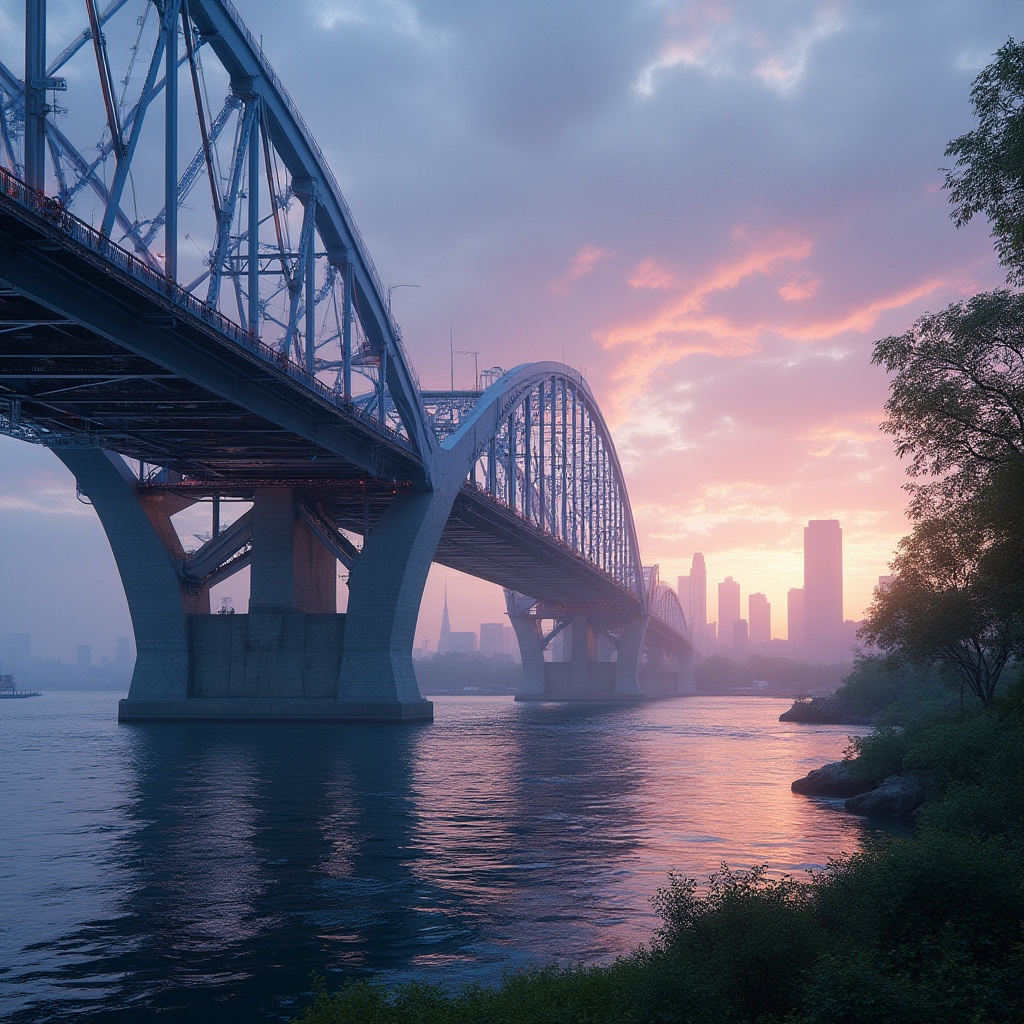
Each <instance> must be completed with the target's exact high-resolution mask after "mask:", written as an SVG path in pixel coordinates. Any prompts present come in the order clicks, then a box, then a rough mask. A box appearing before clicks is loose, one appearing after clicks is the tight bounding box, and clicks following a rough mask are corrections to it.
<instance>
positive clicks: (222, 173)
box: [0, 0, 436, 478]
mask: <svg viewBox="0 0 1024 1024" xmlns="http://www.w3.org/2000/svg"><path fill="white" fill-rule="evenodd" d="M27 11H28V17H27V20H26V33H27V37H28V39H29V41H30V42H31V43H32V47H31V48H32V50H33V52H36V51H40V52H39V54H38V55H37V56H38V57H39V59H38V60H37V63H39V64H40V66H41V67H43V66H45V75H41V74H35V73H34V75H33V78H32V81H31V82H30V87H29V89H28V90H26V89H25V84H24V82H22V81H21V80H20V78H19V77H18V76H17V75H16V74H15V73H14V72H13V71H12V70H11V69H9V68H7V67H4V66H3V65H2V64H0V167H6V169H7V170H8V171H10V172H11V173H12V174H14V176H15V177H17V178H22V177H24V175H25V174H26V173H28V172H29V171H31V173H32V175H33V176H34V177H36V178H38V179H39V180H38V186H39V187H40V188H42V189H44V190H45V191H47V192H48V193H49V194H50V195H52V196H53V197H54V198H55V199H56V200H57V201H58V202H59V204H60V205H61V207H62V208H63V209H65V210H67V211H70V212H72V213H78V214H80V215H81V217H82V218H83V219H84V220H86V221H87V222H91V223H95V224H98V225H99V227H100V230H101V234H103V235H104V236H106V237H108V238H110V239H112V240H115V241H120V242H122V243H123V244H125V245H127V246H128V247H129V248H130V249H131V250H132V251H133V255H134V256H135V257H136V258H137V259H139V260H141V261H142V262H143V263H145V264H146V265H147V266H148V267H150V268H151V269H152V270H153V271H155V272H157V273H160V274H162V275H164V276H165V277H166V278H167V279H168V280H170V281H173V282H175V283H176V284H177V285H179V286H180V287H182V288H183V289H184V290H185V291H187V292H192V293H193V294H195V296H196V297H197V298H199V299H200V300H201V301H203V302H204V303H205V304H206V305H208V306H210V307H212V308H215V309H217V310H218V311H219V312H221V313H224V314H225V315H227V316H228V317H229V318H230V319H232V320H234V321H235V322H237V323H238V324H240V325H241V327H242V329H243V330H244V331H245V332H246V333H248V334H250V335H254V336H256V337H259V338H260V339H261V340H262V341H264V342H265V343H266V344H267V345H268V347H269V348H270V349H272V350H275V351H276V352H279V353H281V354H282V356H283V357H285V358H287V359H288V360H289V361H292V360H293V361H294V363H295V365H296V366H298V367H300V368H301V369H303V370H304V371H305V372H306V374H308V375H309V376H310V377H313V378H317V379H318V380H319V381H321V382H324V383H328V384H329V386H330V387H331V388H332V390H333V391H334V392H335V394H336V397H337V400H338V401H339V404H342V403H344V404H348V403H350V402H355V403H357V404H358V403H359V402H360V399H361V394H362V392H361V391H360V387H362V388H364V389H365V388H368V389H369V390H368V392H367V394H368V395H370V396H373V397H374V399H375V408H376V410H377V412H378V418H379V419H380V420H381V421H382V422H387V424H388V425H389V426H391V427H393V428H397V429H398V430H399V432H400V433H402V434H403V435H404V436H406V437H407V438H408V439H409V441H410V443H411V445H412V447H413V448H414V450H415V451H416V452H417V453H418V454H419V455H420V456H421V459H422V461H423V464H424V471H425V473H426V475H427V477H428V478H429V476H430V473H431V471H432V466H431V456H432V453H433V452H434V451H435V449H436V439H435V437H434V434H433V432H432V431H431V430H430V429H429V427H428V425H427V423H426V419H425V416H424V413H423V410H422V407H421V405H420V401H419V394H418V387H417V381H416V377H415V373H414V371H413V369H412V367H411V365H410V363H409V361H408V358H407V356H406V353H405V351H404V348H403V345H402V340H401V336H400V332H399V330H398V327H397V326H396V325H395V324H394V322H393V321H392V319H391V316H390V313H389V310H388V304H387V302H386V290H385V288H384V286H383V285H382V283H381V281H380V278H379V276H378V274H377V271H376V268H375V267H374V265H373V262H372V260H371V258H370V256H369V253H368V251H367V249H366V246H365V244H364V242H363V239H362V237H361V235H360V234H359V230H358V228H357V227H356V224H355V221H354V218H353V217H352V213H351V210H350V209H349V207H348V205H347V203H346V202H345V199H344V197H343V195H342V193H341V190H340V188H339V186H338V183H337V181H336V179H335V177H334V175H333V173H332V172H331V170H330V168H329V167H328V166H327V163H326V160H325V159H324V157H323V154H322V152H321V151H320V149H319V147H318V146H317V144H316V142H315V141H314V140H313V137H312V135H311V134H310V132H309V130H308V128H307V127H306V125H305V123H304V122H303V120H302V117H301V116H300V115H299V113H298V111H297V110H296V108H295V105H294V104H293V102H292V101H291V99H290V97H289V96H288V94H287V92H286V91H285V89H284V87H283V85H282V84H281V82H280V80H279V79H278V77H277V75H276V73H275V72H274V70H273V69H272V67H271V66H270V64H269V62H268V61H267V59H266V57H265V55H264V54H263V52H262V50H261V48H260V47H259V45H258V44H257V42H256V41H255V39H254V38H253V36H252V34H251V33H250V32H249V31H248V29H247V28H246V27H245V26H244V24H243V23H242V20H241V18H240V17H239V14H238V12H237V10H236V9H235V8H234V6H233V5H232V4H231V3H230V0H167V2H166V3H159V4H155V3H153V2H151V0H112V2H110V3H107V4H106V5H105V6H104V7H103V8H102V9H100V7H99V5H98V3H97V2H96V0H84V3H83V8H82V22H83V27H82V30H81V31H80V32H79V33H78V34H77V35H75V36H74V37H72V38H71V39H70V41H69V42H68V43H67V45H65V46H64V48H63V49H62V50H61V51H60V53H59V54H58V55H57V57H55V58H54V59H52V60H51V61H49V63H47V62H46V53H45V2H44V0H32V3H31V4H29V6H28V8H27ZM40 12H41V14H42V17H40ZM27 48H28V47H27ZM65 75H66V76H67V77H66V78H65V77H64V76H65ZM225 80H226V81H227V82H228V83H229V91H228V96H227V98H226V100H225V101H224V103H223V105H221V106H219V107H209V109H208V99H207V97H208V94H209V92H211V91H212V90H213V89H217V88H223V85H221V84H220V83H221V82H223V81H225ZM67 81H72V82H73V85H74V87H73V89H71V90H70V91H66V92H60V93H59V95H60V97H61V102H62V103H67V104H68V108H69V109H68V111H67V113H69V114H70V115H71V116H70V117H69V118H68V119H67V121H66V129H67V131H62V130H61V129H60V128H58V126H57V124H56V122H55V119H54V116H53V115H54V112H55V111H57V110H58V108H57V107H56V106H55V105H51V104H50V103H49V102H48V98H49V94H50V93H51V92H54V91H55V90H62V89H66V83H67ZM133 83H140V84H133ZM179 93H181V95H179ZM55 94H56V93H55ZM186 94H191V95H192V96H193V97H194V98H193V99H186ZM217 109H219V113H217V115H216V116H215V117H214V116H213V114H214V111H215V110H217ZM71 135H74V137H73V138H72V137H70V136H71ZM185 145H188V146H189V147H191V148H192V149H193V152H194V155H193V156H192V158H191V160H190V161H189V162H187V165H186V167H185V169H184V171H181V168H180V166H179V164H180V161H179V153H178V150H179V147H184V146H185ZM30 150H31V152H30ZM47 154H48V156H49V161H48V162H49V168H48V169H47V168H46V167H45V166H44V165H45V164H46V162H47V160H46V155H47ZM204 169H205V171H206V176H207V177H208V178H209V186H210V188H209V195H208V197H207V199H206V200H203V199H202V196H201V194H199V193H198V192H196V191H195V186H196V185H197V184H198V182H199V180H200V179H201V177H202V173H203V170H204ZM161 172H162V173H161ZM150 183H152V184H150ZM158 183H159V184H161V185H162V186H163V187H162V188H160V187H157V185H158ZM200 191H201V190H200ZM294 200H298V205H299V207H301V215H298V213H297V211H296V208H295V207H296V204H295V202H294ZM186 201H187V202H186ZM204 211H205V212H204ZM298 221H301V223H298ZM293 238H294V239H295V241H294V243H293V241H292V239H293ZM186 240H187V241H189V242H190V243H191V245H193V246H197V248H198V252H199V255H202V256H203V261H202V263H199V262H198V261H197V259H196V253H194V252H192V251H191V249H189V248H188V247H187V246H186V247H185V249H182V248H181V247H182V245H184V242H185V241H186ZM197 240H198V242H197ZM204 245H205V246H207V247H208V248H207V249H206V250H204V249H203V246H204ZM186 250H187V251H186ZM204 252H205V255H204ZM203 264H205V266H204V265H203ZM353 370H355V376H356V378H357V380H358V381H362V382H363V383H362V384H361V385H360V384H358V383H357V385H356V386H355V387H353ZM332 378H333V379H332ZM364 404H366V403H365V402H364ZM389 416H390V421H389V422H388V417H389Z"/></svg>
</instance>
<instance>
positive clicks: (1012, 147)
mask: <svg viewBox="0 0 1024 1024" xmlns="http://www.w3.org/2000/svg"><path fill="white" fill-rule="evenodd" d="M971 105H972V106H973V108H974V113H975V115H976V116H977V118H978V127H977V128H976V129H975V130H974V131H972V132H968V133H967V134H966V135H961V136H960V138H958V139H954V140H953V141H952V142H951V143H950V144H949V145H948V146H947V147H946V156H952V157H956V169H954V170H947V171H946V183H945V186H944V187H945V188H946V189H947V190H948V191H949V199H950V202H951V203H952V204H953V212H952V214H951V215H950V216H951V217H952V219H953V223H955V224H956V226H957V227H962V226H963V225H965V224H967V223H968V222H969V221H970V220H971V219H972V218H973V217H974V215H975V214H976V213H984V214H985V216H986V217H987V218H988V220H989V223H990V224H991V227H992V237H993V239H994V240H995V245H996V253H997V254H998V256H999V262H1000V263H1001V264H1002V265H1003V266H1004V267H1005V268H1006V280H1007V282H1008V283H1009V284H1014V285H1024V216H1022V214H1024V44H1021V43H1016V42H1014V40H1013V39H1008V40H1007V41H1006V42H1005V43H1004V44H1003V45H1002V46H1001V47H1000V48H999V49H998V50H997V51H996V53H995V60H994V61H993V62H992V63H991V64H989V66H988V67H987V68H985V70H984V71H982V72H981V74H980V75H978V77H977V78H975V80H974V83H973V85H972V87H971Z"/></svg>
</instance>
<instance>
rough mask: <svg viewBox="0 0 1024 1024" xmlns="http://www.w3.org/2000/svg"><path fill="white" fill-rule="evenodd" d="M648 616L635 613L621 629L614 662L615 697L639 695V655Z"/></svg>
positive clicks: (641, 691) (641, 649)
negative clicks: (617, 651) (616, 656)
mask: <svg viewBox="0 0 1024 1024" xmlns="http://www.w3.org/2000/svg"><path fill="white" fill-rule="evenodd" d="M647 622H648V616H646V615H636V616H634V617H633V618H631V619H629V620H628V621H627V622H626V624H625V626H624V627H623V630H622V639H621V640H620V641H619V655H618V658H617V660H616V663H615V695H616V696H617V697H634V696H635V697H639V696H642V694H643V690H642V689H641V687H640V676H639V669H640V657H641V654H642V652H643V644H644V634H645V633H646V632H647Z"/></svg>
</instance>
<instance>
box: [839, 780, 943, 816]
mask: <svg viewBox="0 0 1024 1024" xmlns="http://www.w3.org/2000/svg"><path fill="white" fill-rule="evenodd" d="M923 803H924V786H922V785H921V782H920V780H919V779H916V778H914V776H913V775H890V776H889V778H887V779H886V780H885V781H884V782H883V783H882V784H881V785H880V786H878V787H877V788H875V789H872V790H871V791H870V792H867V793H861V794H859V795H857V796H852V797H850V799H849V800H847V801H846V803H845V804H844V806H845V807H846V809H847V810H848V811H852V812H853V813H854V814H864V815H867V816H869V817H879V818H899V817H902V816H903V815H907V814H913V813H914V811H916V810H917V808H918V807H920V806H921V804H923Z"/></svg>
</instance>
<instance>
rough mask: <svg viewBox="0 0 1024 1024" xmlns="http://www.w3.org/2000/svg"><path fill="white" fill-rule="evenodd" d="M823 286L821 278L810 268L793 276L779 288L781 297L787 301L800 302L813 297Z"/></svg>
mask: <svg viewBox="0 0 1024 1024" xmlns="http://www.w3.org/2000/svg"><path fill="white" fill-rule="evenodd" d="M820 286H821V279H820V278H817V277H815V276H814V274H812V273H811V272H810V271H809V270H804V271H801V272H800V273H799V274H796V275H795V276H794V277H791V278H790V279H789V280H788V281H787V282H786V283H785V284H784V285H782V286H781V287H780V288H779V297H780V298H781V299H783V300H784V301H786V302H799V301H800V300H801V299H809V298H811V297H812V296H813V295H814V294H815V293H816V292H817V290H818V288H819V287H820Z"/></svg>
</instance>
